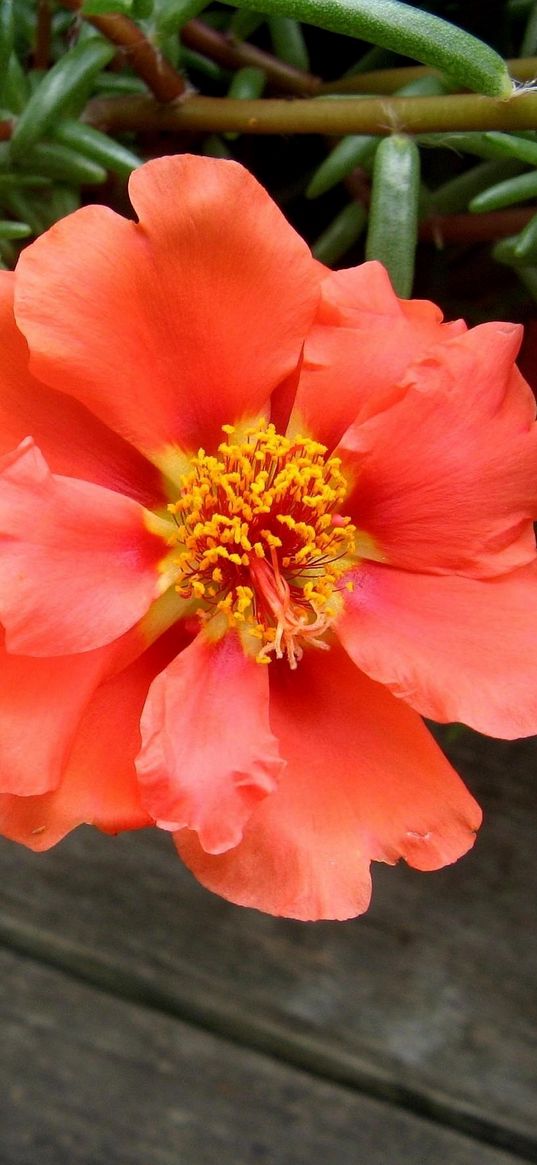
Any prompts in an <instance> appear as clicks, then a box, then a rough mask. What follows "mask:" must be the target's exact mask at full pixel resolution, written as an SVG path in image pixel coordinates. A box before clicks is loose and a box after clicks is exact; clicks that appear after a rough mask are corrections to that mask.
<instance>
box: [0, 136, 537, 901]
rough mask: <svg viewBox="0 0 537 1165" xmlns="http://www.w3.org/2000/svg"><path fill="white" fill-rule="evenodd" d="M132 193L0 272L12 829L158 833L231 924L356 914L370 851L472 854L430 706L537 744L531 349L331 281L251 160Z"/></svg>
mask: <svg viewBox="0 0 537 1165" xmlns="http://www.w3.org/2000/svg"><path fill="white" fill-rule="evenodd" d="M131 193H132V199H133V203H134V206H135V208H136V212H137V214H138V216H139V221H138V222H137V223H134V222H130V221H126V220H125V219H123V218H120V217H119V216H117V215H116V214H114V213H113V212H112V211H110V210H109V209H107V208H105V207H101V206H93V207H87V208H85V209H83V210H80V211H78V212H77V213H75V214H73V215H71V216H70V217H69V218H67V219H65V220H63V221H62V222H60V223H58V224H57V225H56V226H55V227H53V228H52V229H51V230H50V231H48V232H47V234H46V235H44V236H43V237H42V238H41V239H39V240H38V241H37V242H36V243H34V244H33V245H32V246H30V247H29V248H28V249H27V250H26V251H25V252H24V254H23V255H22V257H21V260H20V262H19V266H18V269H17V272H16V274H15V275H14V276H13V275H11V274H9V273H2V274H1V281H0V292H1V311H2V338H3V355H4V360H3V370H2V373H1V381H0V418H1V429H0V431H1V434H2V438H1V439H2V442H3V446H2V449H1V450H0V452H2V453H3V457H2V458H1V463H0V471H1V472H0V619H1V622H2V625H3V628H4V635H5V639H4V645H3V648H2V651H3V668H2V672H1V679H0V684H1V687H2V701H1V713H0V739H1V746H2V753H3V764H2V782H3V784H2V795H1V796H0V828H1V830H2V832H3V833H4V834H5V835H6V836H7V837H10V838H14V839H16V840H17V841H20V842H23V843H24V844H26V845H28V846H31V847H32V848H34V849H37V850H41V849H46V848H47V847H49V846H51V845H53V844H54V843H55V842H56V841H58V840H59V838H61V837H62V836H64V835H65V834H66V833H67V832H68V831H69V830H70V829H73V828H74V827H75V826H77V825H79V824H81V823H83V822H89V823H93V824H95V825H97V826H98V827H99V828H101V829H103V830H106V831H107V832H111V833H113V832H116V831H118V830H121V829H136V828H139V827H141V826H144V825H147V824H156V825H158V826H160V827H161V828H163V829H165V830H170V831H172V832H173V834H174V837H175V841H176V844H177V847H178V849H179V852H180V854H181V855H182V857H183V859H184V861H185V862H186V863H187V865H188V866H189V867H190V868H191V869H192V870H193V871H194V873H195V874H196V876H197V877H198V878H199V879H200V881H201V882H203V884H204V885H206V886H208V887H209V888H210V889H212V890H215V891H216V892H217V893H220V894H222V895H224V896H225V897H227V898H230V899H231V900H233V901H235V902H238V903H242V904H244V905H251V906H256V907H258V908H259V909H261V910H266V911H269V912H272V913H276V914H286V915H290V916H293V917H297V918H305V919H311V918H346V917H349V916H352V915H355V914H358V913H359V912H360V911H363V910H365V909H366V907H367V904H368V901H369V895H370V879H369V864H370V861H371V859H375V860H377V861H384V862H395V861H397V860H398V858H400V857H404V858H406V860H407V861H408V862H409V863H410V864H411V865H413V866H415V867H417V868H418V869H423V870H431V869H435V868H438V867H440V866H442V865H444V864H445V863H448V862H452V861H454V860H455V859H456V858H457V857H459V856H460V855H461V854H463V853H464V852H465V851H466V850H467V849H468V848H469V847H470V846H471V845H472V842H473V840H474V831H475V829H476V828H477V827H478V825H479V822H480V811H479V809H478V807H477V805H476V804H475V802H474V800H473V799H472V797H471V796H470V795H469V793H468V792H467V791H466V789H465V788H464V786H463V785H462V783H461V781H460V780H459V778H458V776H457V775H456V773H455V772H454V771H453V769H452V768H451V766H450V765H449V764H448V762H447V761H446V760H445V758H444V757H443V756H442V754H441V752H440V751H439V749H438V748H437V746H436V744H435V742H434V741H433V739H432V737H431V736H430V735H429V733H428V732H427V730H426V728H425V727H424V725H423V723H422V721H421V718H420V715H419V713H422V714H424V715H426V716H430V717H433V718H435V719H437V720H441V721H450V720H460V721H464V722H466V723H468V724H470V725H472V726H473V727H475V728H477V729H479V730H480V731H484V732H490V733H492V734H496V735H501V736H506V737H511V736H519V735H524V734H529V733H531V732H533V731H535V730H536V729H537V695H536V692H537V685H536V683H535V680H536V678H537V652H536V651H535V650H534V645H535V632H536V626H537V604H536V601H535V593H536V592H535V577H536V567H535V541H534V536H533V529H532V516H533V515H534V513H535V503H536V492H537V472H536V470H537V428H536V426H535V424H534V402H533V398H532V395H531V393H530V392H529V390H528V387H527V385H526V383H525V382H524V381H523V379H522V377H521V376H520V375H519V373H518V372H517V371H516V369H515V366H514V359H515V356H516V353H517V350H518V346H519V342H520V329H519V328H518V327H515V326H513V325H510V324H496V323H495V324H485V325H482V326H480V327H477V328H474V329H472V330H471V331H467V330H466V328H465V325H464V324H463V323H461V322H459V323H456V324H443V323H442V322H441V316H440V313H439V311H438V309H437V308H436V307H434V306H433V305H432V304H429V303H421V302H402V301H399V300H397V299H396V297H395V295H394V294H393V291H392V290H391V287H390V284H389V281H388V278H387V276H386V273H385V272H384V270H383V269H382V268H381V267H380V266H379V265H378V264H376V263H367V264H365V265H364V266H362V267H359V268H356V269H354V270H350V271H341V272H338V273H336V274H334V273H332V272H330V271H328V270H327V269H326V268H324V267H322V266H321V265H320V264H319V263H317V262H315V261H314V260H313V259H312V257H311V255H310V253H309V251H308V249H307V247H306V246H305V244H304V243H303V242H302V241H301V240H300V239H299V238H298V236H297V235H296V234H295V232H294V231H293V230H292V228H291V227H290V226H289V225H288V224H287V223H286V222H285V220H284V219H283V217H282V216H281V214H280V212H279V211H278V210H277V208H276V206H275V205H274V204H273V203H272V202H271V200H270V199H269V197H268V195H267V194H266V193H265V192H264V191H263V190H262V189H261V188H260V187H259V186H258V185H257V183H256V182H255V181H254V179H253V178H251V177H250V176H249V175H248V174H247V173H246V172H245V171H244V170H243V169H242V168H241V167H240V166H238V165H236V164H235V163H232V162H221V161H213V160H211V159H207V158H195V157H174V158H163V159H160V160H158V161H155V162H150V163H149V164H148V165H147V166H144V167H143V168H142V169H141V170H140V171H138V172H137V173H135V174H134V175H133V177H132V180H131ZM13 294H14V297H15V298H14V304H15V306H14V310H13ZM28 349H29V358H28Z"/></svg>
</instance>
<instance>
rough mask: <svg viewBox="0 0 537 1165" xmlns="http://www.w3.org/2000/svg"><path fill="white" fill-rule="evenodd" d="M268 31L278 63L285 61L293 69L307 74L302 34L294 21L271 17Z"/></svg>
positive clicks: (283, 17) (307, 62) (287, 18)
mask: <svg viewBox="0 0 537 1165" xmlns="http://www.w3.org/2000/svg"><path fill="white" fill-rule="evenodd" d="M269 30H270V36H271V40H272V47H273V49H274V52H275V54H276V56H277V57H279V59H280V61H286V63H287V64H288V65H292V66H293V67H294V68H295V69H302V70H303V72H304V73H308V72H309V67H310V61H309V55H308V50H307V48H306V42H305V40H304V33H303V32H302V29H301V27H300V25H299V24H298V22H297V21H296V20H291V19H290V18H289V17H288V16H271V18H270V20H269Z"/></svg>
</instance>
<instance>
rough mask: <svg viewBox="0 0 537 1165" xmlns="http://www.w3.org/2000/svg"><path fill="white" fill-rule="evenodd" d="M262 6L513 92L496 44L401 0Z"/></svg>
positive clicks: (466, 82) (480, 86)
mask: <svg viewBox="0 0 537 1165" xmlns="http://www.w3.org/2000/svg"><path fill="white" fill-rule="evenodd" d="M228 2H230V0H228ZM233 5H234V6H236V7H237V8H246V9H251V8H255V9H256V10H259V8H260V4H259V0H240V3H239V2H238V0H233ZM261 7H262V9H263V11H264V12H266V13H267V15H268V16H287V17H290V18H292V19H293V20H301V21H304V22H305V23H306V24H313V25H316V26H317V27H318V28H326V29H328V30H329V31H330V32H339V33H345V34H347V35H348V36H354V37H358V38H359V39H360V40H365V41H368V42H370V43H371V44H375V45H380V46H381V47H382V48H387V49H393V51H394V52H396V53H401V55H403V56H407V57H412V58H413V59H414V60H416V61H422V62H423V64H425V65H432V67H433V68H436V69H440V70H441V72H445V73H448V74H449V76H451V77H453V78H454V79H455V80H456V81H458V82H459V83H460V84H461V85H462V86H464V88H468V89H474V90H475V91H476V92H477V93H484V94H486V95H487V96H488V97H499V98H508V97H510V96H511V95H512V92H513V85H512V82H511V78H510V77H509V73H508V71H507V66H506V64H505V62H504V61H503V60H502V58H501V57H500V56H499V55H498V53H496V52H495V51H494V49H492V48H490V46H489V45H487V44H484V43H483V41H481V40H478V39H477V37H475V36H471V35H470V33H468V32H464V31H463V30H462V29H461V28H457V27H456V26H455V25H454V24H448V22H447V21H446V20H441V19H440V17H438V16H433V15H431V14H430V13H429V12H421V11H420V10H419V9H416V8H414V7H412V6H411V5H409V4H401V3H400V2H399V0H263V3H262V5H261Z"/></svg>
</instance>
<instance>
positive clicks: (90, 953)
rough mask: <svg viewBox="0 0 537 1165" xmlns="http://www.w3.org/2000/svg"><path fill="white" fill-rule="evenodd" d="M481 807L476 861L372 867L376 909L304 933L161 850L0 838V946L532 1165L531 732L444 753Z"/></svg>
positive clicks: (160, 846)
mask: <svg viewBox="0 0 537 1165" xmlns="http://www.w3.org/2000/svg"><path fill="white" fill-rule="evenodd" d="M452 754H453V756H454V760H455V762H456V763H457V766H458V768H459V769H460V770H461V771H462V772H464V774H465V776H466V778H467V779H468V782H469V784H470V785H471V787H472V788H473V790H474V792H475V793H476V795H477V796H478V797H479V799H480V801H481V803H482V804H483V805H484V807H485V812H486V824H485V826H484V829H483V832H482V835H481V839H480V841H479V843H478V846H477V847H476V849H475V850H474V851H473V853H472V854H470V855H468V856H467V857H466V858H465V859H464V860H463V861H462V862H461V863H459V864H458V865H457V866H455V867H452V868H451V869H448V870H445V871H442V872H440V873H437V874H429V875H423V874H418V873H416V872H413V871H411V870H408V869H407V868H405V867H403V866H401V867H399V868H398V869H395V870H394V869H391V868H387V867H382V866H377V867H376V870H375V885H376V891H375V898H374V904H373V907H372V909H371V911H370V913H369V914H368V915H367V916H366V917H365V918H363V919H359V920H356V921H354V922H350V923H337V924H328V923H322V924H315V925H312V924H300V923H292V922H289V921H286V920H281V919H272V918H268V917H265V916H263V915H260V914H257V913H255V912H249V911H245V910H240V909H237V908H235V907H233V906H231V905H229V904H227V903H225V902H223V901H220V900H219V899H218V898H216V897H213V896H212V895H209V894H207V893H206V892H205V891H204V890H203V889H202V888H201V887H199V886H198V885H197V884H196V883H195V882H194V880H193V879H192V878H191V877H190V875H188V874H187V873H186V872H185V871H184V870H182V868H181V866H180V863H179V862H178V861H177V859H176V858H175V855H174V852H173V850H172V847H171V844H170V842H169V840H168V839H167V838H166V837H165V836H163V835H162V834H158V833H157V832H154V831H148V832H144V833H141V834H137V835H131V836H128V837H126V836H125V837H122V838H118V839H115V840H113V839H112V840H111V839H108V838H104V837H101V836H100V835H98V834H96V833H95V832H93V831H90V830H80V831H79V832H78V834H77V835H75V836H72V837H71V838H70V839H68V840H67V841H66V842H64V843H63V844H62V845H61V846H59V847H57V848H56V849H55V850H53V851H51V852H50V853H48V854H47V855H40V856H35V855H32V854H29V853H27V852H26V851H24V850H21V849H19V848H18V847H15V846H13V845H11V844H9V843H4V844H3V845H2V846H0V877H1V880H2V885H3V898H4V921H3V922H2V923H1V924H0V927H1V928H0V938H2V939H3V941H4V942H7V943H11V944H14V945H15V946H17V947H18V948H19V949H26V950H30V951H32V950H33V951H39V952H40V954H41V956H43V957H45V958H48V959H50V960H51V961H52V962H56V963H57V964H60V965H66V966H70V967H72V968H73V969H74V970H76V971H77V973H78V974H81V975H84V976H88V977H90V978H94V979H95V980H96V981H101V982H104V983H106V984H108V985H110V986H112V987H114V989H117V990H119V991H121V992H123V993H124V994H126V995H129V996H130V997H133V998H144V999H146V1000H150V1001H151V1000H152V1001H154V1002H156V1003H157V1004H159V1005H162V1006H164V1007H166V1008H168V1009H169V1010H170V1011H173V1012H175V1013H176V1014H179V1015H184V1016H186V1017H187V1018H192V1019H194V1020H195V1021H196V1022H198V1023H202V1024H205V1025H206V1026H208V1027H210V1028H212V1029H213V1030H216V1031H221V1032H231V1033H232V1034H234V1035H235V1036H236V1037H237V1038H238V1039H241V1040H243V1041H245V1042H249V1043H250V1044H251V1045H252V1046H257V1047H261V1048H265V1049H267V1050H270V1051H272V1052H274V1053H275V1054H279V1055H281V1056H283V1057H286V1058H287V1059H288V1060H289V1061H291V1062H294V1063H295V1064H301V1065H306V1066H308V1067H309V1068H311V1069H312V1070H317V1071H318V1072H320V1073H324V1074H327V1075H330V1076H332V1077H333V1078H334V1079H337V1080H340V1081H344V1082H348V1083H353V1084H356V1085H358V1086H359V1087H362V1088H366V1089H369V1090H370V1091H371V1092H374V1093H376V1094H381V1095H386V1096H390V1097H396V1098H400V1099H402V1101H403V1102H404V1103H408V1104H411V1105H412V1106H414V1108H415V1109H418V1110H420V1109H421V1111H429V1112H431V1113H434V1114H435V1115H436V1116H437V1118H438V1119H442V1120H444V1121H446V1122H448V1123H449V1122H453V1123H454V1124H456V1125H457V1126H458V1127H464V1128H467V1129H470V1130H477V1131H478V1132H479V1134H480V1135H482V1136H483V1137H486V1138H488V1139H489V1140H490V1141H492V1142H493V1143H499V1144H504V1145H506V1146H507V1147H509V1148H510V1149H511V1150H512V1151H513V1150H517V1151H519V1152H521V1153H525V1154H527V1155H528V1156H529V1157H531V1159H533V1160H537V1106H536V1105H535V1096H536V1095H537V1044H536V1024H535V1019H536V1017H537V987H536V976H535V967H536V965H537V933H536V927H535V902H536V900H537V893H536V891H537V860H536V857H535V840H534V839H535V817H536V810H535V789H534V785H535V760H536V756H537V752H536V747H535V742H534V741H529V742H528V741H520V742H515V743H514V744H505V743H501V742H490V741H488V740H486V739H485V738H481V737H478V736H475V735H473V734H470V733H468V734H465V735H464V736H463V738H462V739H461V740H459V741H458V742H457V743H456V745H455V746H454V748H453V749H452Z"/></svg>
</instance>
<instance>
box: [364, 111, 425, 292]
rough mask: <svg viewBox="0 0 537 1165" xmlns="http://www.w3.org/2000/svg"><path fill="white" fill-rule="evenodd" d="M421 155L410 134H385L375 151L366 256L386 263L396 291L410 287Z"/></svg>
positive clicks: (409, 290) (416, 223) (402, 290)
mask: <svg viewBox="0 0 537 1165" xmlns="http://www.w3.org/2000/svg"><path fill="white" fill-rule="evenodd" d="M419 197H420V157H419V151H418V148H417V146H416V144H415V142H413V141H412V139H411V138H408V137H405V136H404V135H402V134H394V135H393V136H392V137H389V138H384V140H383V141H382V142H381V143H380V146H379V148H378V150H377V152H376V155H375V165H374V168H373V186H372V190H371V209H370V213H369V227H368V232H367V242H366V256H367V258H368V259H379V260H380V262H381V263H383V264H384V266H385V267H386V269H387V271H388V274H389V276H390V279H391V281H392V284H393V287H394V290H395V292H396V293H397V295H399V296H401V297H402V298H407V297H408V296H409V295H410V294H411V291H412V280H413V277H414V259H415V253H416V243H417V237H418V206H419Z"/></svg>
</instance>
